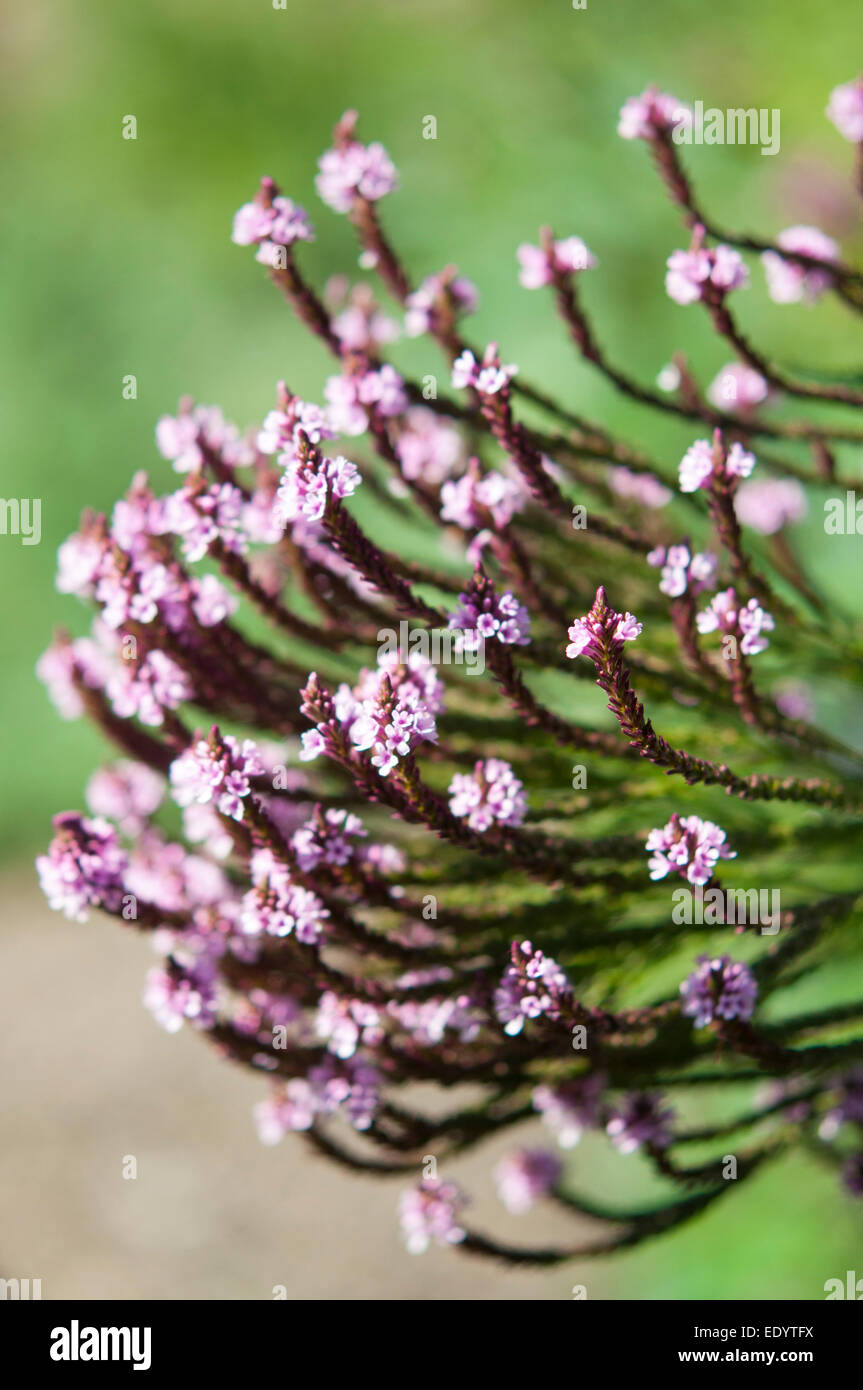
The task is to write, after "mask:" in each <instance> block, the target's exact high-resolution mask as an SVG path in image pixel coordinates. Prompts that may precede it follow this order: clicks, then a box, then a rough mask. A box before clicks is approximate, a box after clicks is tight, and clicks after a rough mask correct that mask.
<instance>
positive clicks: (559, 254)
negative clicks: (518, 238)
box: [516, 236, 597, 290]
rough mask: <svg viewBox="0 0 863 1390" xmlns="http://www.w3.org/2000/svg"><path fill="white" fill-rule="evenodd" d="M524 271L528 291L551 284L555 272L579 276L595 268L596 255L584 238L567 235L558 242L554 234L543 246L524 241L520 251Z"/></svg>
mask: <svg viewBox="0 0 863 1390" xmlns="http://www.w3.org/2000/svg"><path fill="white" fill-rule="evenodd" d="M516 254H517V255H518V259H519V263H520V265H521V270H520V271H519V277H518V278H519V280H520V281H521V283H522V285H523V286H524V288H525V289H526V290H538V289H541V288H542V286H543V285H550V284H551V282H552V280H553V279H554V277H555V275H576V274H578V273H579V272H581V271H582V270H593V269H594V268H595V266H596V265H597V260H596V257H595V256H594V255H593V254H592V252H590V251H589V250H588V248H587V247H586V246H585V244H584V242H583V241H582V239H581V237H577V236H571V237H566V238H565V239H564V240H563V241H554V240H552V238H551V236H549V237H548V239H547V242H546V243H545V244H543V245H542V246H533V245H531V243H530V242H527V241H525V242H522V244H521V246H519V248H518V251H517V253H516Z"/></svg>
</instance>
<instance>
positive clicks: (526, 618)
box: [447, 580, 530, 652]
mask: <svg viewBox="0 0 863 1390" xmlns="http://www.w3.org/2000/svg"><path fill="white" fill-rule="evenodd" d="M459 604H460V607H459V608H457V609H456V611H455V612H454V613H451V614H450V615H449V619H448V623H447V626H448V627H449V628H450V630H451V631H453V632H457V633H458V634H459V636H457V637H456V639H455V650H456V652H463V651H478V650H479V649H480V648H481V647H482V644H483V642H490V641H495V642H502V643H503V644H504V645H505V646H517V647H525V646H527V644H528V642H529V641H530V614H529V613H528V611H527V609H526V608H525V606H524V604H523V603H519V601H518V599H517V598H516V596H515V594H512V593H509V592H507V593H504V594H497V593H495V591H494V588H493V587H492V585H491V583H490V582H489V581H488V580H484V581H482V582H481V583H480V584H477V583H476V582H473V583H472V584H471V585H469V586H468V588H467V589H466V590H465V592H464V593H463V594H459Z"/></svg>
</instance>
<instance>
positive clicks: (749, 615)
mask: <svg viewBox="0 0 863 1390" xmlns="http://www.w3.org/2000/svg"><path fill="white" fill-rule="evenodd" d="M695 622H696V626H697V627H698V631H699V632H701V633H708V632H717V631H718V632H724V633H730V634H731V635H733V636H735V637H739V638H740V639H741V640H740V650H741V651H742V652H743V654H744V656H757V654H758V653H759V652H763V651H766V649H767V647H769V645H770V643H769V642H768V641H767V638H766V637H765V636H764V635H763V634H764V633H765V632H772V631H773V629H774V628H775V626H776V624H775V622H774V620H773V618H772V617H771V615H770V614H769V613H767V612H765V610H764V609H763V608H761V607H759V604H758V600H757V599H754V598H751V599H750V600H749V602H748V603H745V604H744V605H743V607H742V608H738V606H737V595H736V593H735V591H734V589H724V590H723V591H722V592H721V593H719V594H716V596H715V597H714V598H713V599H712V600H711V602H710V605H709V606H708V607H707V608H705V609H704V611H703V612H702V613H699V614H698V616H697V617H696V619H695Z"/></svg>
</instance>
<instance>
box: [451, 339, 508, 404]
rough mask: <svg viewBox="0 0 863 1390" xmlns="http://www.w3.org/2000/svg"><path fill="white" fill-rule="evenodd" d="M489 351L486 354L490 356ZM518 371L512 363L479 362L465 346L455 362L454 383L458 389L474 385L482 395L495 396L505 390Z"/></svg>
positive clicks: (453, 367)
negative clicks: (503, 365)
mask: <svg viewBox="0 0 863 1390" xmlns="http://www.w3.org/2000/svg"><path fill="white" fill-rule="evenodd" d="M489 353H491V350H489ZM489 353H487V354H486V355H487V356H488V355H489ZM491 355H494V354H493V353H492V354H491ZM517 372H518V367H516V366H512V365H511V366H508V367H502V366H501V365H500V363H499V362H497V361H493V362H490V363H488V364H487V365H485V364H481V363H479V362H477V360H476V358H475V357H474V355H473V353H472V352H471V351H470V349H469V348H465V350H464V352H463V353H462V354H461V356H460V357H457V358H456V360H455V362H453V365H452V384H453V386H454V387H455V388H456V390H461V389H463V388H464V387H468V386H473V387H474V389H475V390H477V391H479V393H480V394H481V395H484V396H494V395H496V394H497V393H498V391H502V390H503V388H504V387H505V386H506V385H507V384H508V383H509V382H510V381H511V380H512V378H513V377H514V376H515V375H516V373H517Z"/></svg>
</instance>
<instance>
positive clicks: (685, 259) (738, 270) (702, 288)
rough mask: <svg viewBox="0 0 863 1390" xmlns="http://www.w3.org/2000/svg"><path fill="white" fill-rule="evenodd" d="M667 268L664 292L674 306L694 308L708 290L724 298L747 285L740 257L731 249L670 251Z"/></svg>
mask: <svg viewBox="0 0 863 1390" xmlns="http://www.w3.org/2000/svg"><path fill="white" fill-rule="evenodd" d="M666 264H667V266H668V272H667V274H666V276H665V289H666V292H667V294H668V296H669V298H670V299H673V300H674V302H675V303H676V304H694V303H695V302H696V300H699V299H703V298H704V296H705V293H706V292H707V291H708V289H712V290H713V291H714V292H716V293H718V294H719V295H725V294H727V293H728V292H729V290H743V289H746V288H747V287H748V285H749V271H748V269H747V267H746V264H745V262H744V260H743V257H742V256H741V255H740V253H739V252H738V251H734V250H732V248H731V247H730V246H721V245H720V246H714V247H710V248H708V247H705V246H700V245H696V246H693V247H692V248H690V250H689V251H672V253H671V255H670V256H669V258H668V261H667V262H666Z"/></svg>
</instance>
